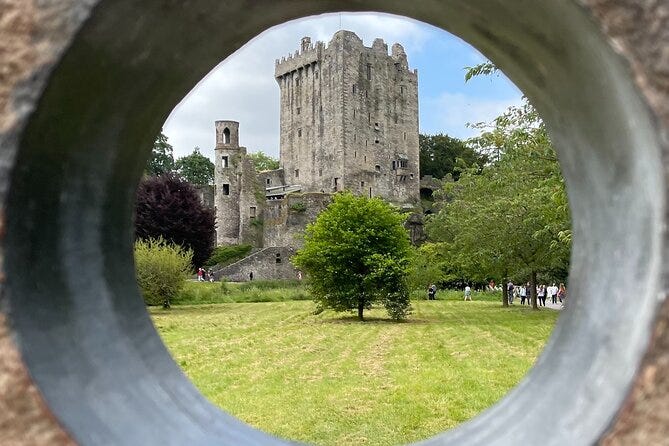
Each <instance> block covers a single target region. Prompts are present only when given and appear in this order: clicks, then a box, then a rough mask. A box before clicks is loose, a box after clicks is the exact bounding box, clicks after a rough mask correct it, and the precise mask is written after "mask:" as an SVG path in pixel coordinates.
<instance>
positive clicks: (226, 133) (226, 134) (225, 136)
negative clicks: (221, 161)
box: [223, 127, 230, 144]
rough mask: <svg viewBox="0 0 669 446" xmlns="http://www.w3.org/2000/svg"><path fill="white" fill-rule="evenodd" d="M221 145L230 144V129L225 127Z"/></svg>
mask: <svg viewBox="0 0 669 446" xmlns="http://www.w3.org/2000/svg"><path fill="white" fill-rule="evenodd" d="M223 144H230V129H229V128H227V127H226V128H225V130H223Z"/></svg>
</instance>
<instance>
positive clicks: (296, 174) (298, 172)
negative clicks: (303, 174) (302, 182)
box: [295, 169, 300, 178]
mask: <svg viewBox="0 0 669 446" xmlns="http://www.w3.org/2000/svg"><path fill="white" fill-rule="evenodd" d="M299 177H300V169H295V178H299Z"/></svg>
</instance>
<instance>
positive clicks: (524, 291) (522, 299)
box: [520, 285, 527, 305]
mask: <svg viewBox="0 0 669 446" xmlns="http://www.w3.org/2000/svg"><path fill="white" fill-rule="evenodd" d="M526 298H527V287H526V286H525V285H521V286H520V304H521V305H525V299H526Z"/></svg>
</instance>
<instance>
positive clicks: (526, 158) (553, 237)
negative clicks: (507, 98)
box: [427, 102, 570, 308]
mask: <svg viewBox="0 0 669 446" xmlns="http://www.w3.org/2000/svg"><path fill="white" fill-rule="evenodd" d="M479 127H480V129H481V135H480V136H479V137H478V138H476V139H475V140H473V141H472V142H473V143H474V144H475V145H476V146H477V148H478V149H479V150H481V151H487V152H489V153H491V152H494V153H496V154H497V157H493V161H492V162H491V163H490V164H488V165H487V166H485V168H484V169H483V170H482V172H475V171H473V170H469V171H467V172H464V173H463V174H462V175H461V177H460V181H458V182H457V183H448V184H446V186H445V187H446V190H445V195H446V197H448V199H447V200H446V201H447V203H446V204H445V206H444V208H443V210H442V211H441V212H440V213H439V214H438V215H437V216H435V217H434V218H433V219H432V220H431V221H430V222H429V223H428V225H427V226H428V233H429V234H430V237H431V238H432V240H435V241H441V242H444V243H447V246H449V247H450V258H451V259H452V261H453V262H455V263H457V265H458V266H459V268H461V270H462V271H464V272H466V274H467V275H468V276H469V277H472V278H475V279H478V280H485V279H486V278H488V277H491V276H492V277H497V278H504V279H506V277H508V276H509V275H512V276H513V277H517V278H521V277H522V278H523V279H522V280H523V281H524V280H525V278H527V279H529V281H530V283H531V291H532V302H533V305H534V306H535V308H536V295H535V293H534V284H535V283H536V280H537V274H539V273H545V274H546V273H551V272H555V271H566V269H567V267H566V265H567V263H568V258H569V250H570V218H569V210H568V206H567V197H566V192H565V188H564V180H563V178H562V175H561V174H560V169H559V165H558V160H557V157H556V154H555V151H554V149H553V147H552V145H551V142H550V139H549V137H548V134H547V132H546V128H545V125H544V124H543V122H542V121H541V119H540V117H539V116H538V115H537V113H536V111H535V110H534V109H533V108H532V106H531V105H530V104H529V103H527V102H525V103H524V104H523V105H522V106H520V107H512V108H510V109H509V110H508V111H507V112H506V113H504V114H503V115H501V116H499V117H498V118H496V119H495V120H494V121H493V122H492V123H490V124H488V125H481V126H479ZM505 303H506V302H505Z"/></svg>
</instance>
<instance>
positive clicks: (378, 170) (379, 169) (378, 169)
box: [374, 164, 381, 172]
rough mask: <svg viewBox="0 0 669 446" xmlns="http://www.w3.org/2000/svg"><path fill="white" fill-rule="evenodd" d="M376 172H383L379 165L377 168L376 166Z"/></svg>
mask: <svg viewBox="0 0 669 446" xmlns="http://www.w3.org/2000/svg"><path fill="white" fill-rule="evenodd" d="M374 170H375V171H377V172H381V166H379V165H378V164H377V165H376V166H374Z"/></svg>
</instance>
